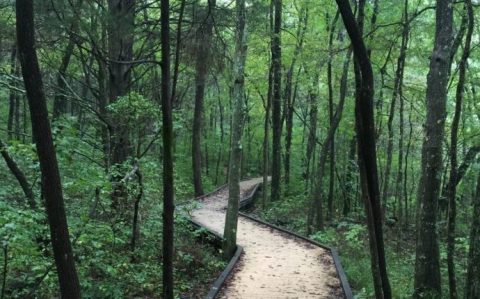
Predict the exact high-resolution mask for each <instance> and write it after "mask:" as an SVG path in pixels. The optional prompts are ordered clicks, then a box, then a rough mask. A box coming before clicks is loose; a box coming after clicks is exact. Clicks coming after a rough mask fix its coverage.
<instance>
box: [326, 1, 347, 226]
mask: <svg viewBox="0 0 480 299" xmlns="http://www.w3.org/2000/svg"><path fill="white" fill-rule="evenodd" d="M339 16H340V12H339V11H338V10H337V12H336V13H335V17H334V18H333V21H332V25H331V26H330V24H329V23H328V21H329V18H328V14H327V18H326V19H327V32H328V33H329V37H328V63H327V85H328V119H329V122H330V127H332V126H333V117H334V115H333V79H332V60H333V35H334V34H335V25H336V24H337V21H338V18H339ZM350 55H351V53H350ZM347 59H350V56H349V57H348V58H347ZM347 72H348V71H347ZM342 76H343V75H342ZM329 157H330V161H329V164H330V165H329V166H330V177H329V184H328V199H327V202H328V209H327V221H331V220H332V215H333V192H334V187H335V132H334V133H333V137H332V141H331V142H330V153H329Z"/></svg>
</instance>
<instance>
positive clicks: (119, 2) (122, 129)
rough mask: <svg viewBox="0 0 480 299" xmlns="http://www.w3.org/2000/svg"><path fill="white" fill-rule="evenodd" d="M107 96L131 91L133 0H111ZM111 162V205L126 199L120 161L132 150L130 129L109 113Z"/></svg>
mask: <svg viewBox="0 0 480 299" xmlns="http://www.w3.org/2000/svg"><path fill="white" fill-rule="evenodd" d="M108 13H109V19H108V20H109V22H108V27H107V34H108V57H109V62H108V72H109V77H108V91H109V92H108V99H109V103H108V104H112V103H115V102H116V101H117V100H118V98H119V97H122V96H126V95H127V94H128V93H129V91H130V84H131V71H132V64H130V63H129V62H130V61H131V60H132V58H133V36H134V20H135V1H134V0H108ZM109 121H110V125H111V127H110V145H109V147H110V153H111V158H110V161H111V164H112V166H115V167H116V168H117V169H116V170H115V172H116V173H118V174H114V175H113V177H112V179H113V185H114V186H113V192H112V207H114V208H116V207H117V205H118V204H119V203H120V202H124V201H125V200H126V197H127V194H126V190H125V186H123V184H121V183H119V181H120V180H121V178H122V176H121V175H120V174H121V173H123V172H124V171H123V170H122V169H121V168H120V165H121V164H122V163H124V162H125V161H127V159H128V157H129V156H130V155H131V154H132V148H131V144H130V137H129V130H128V127H127V126H126V125H125V123H124V121H122V116H121V115H110V117H109Z"/></svg>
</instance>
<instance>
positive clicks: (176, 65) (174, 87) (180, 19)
mask: <svg viewBox="0 0 480 299" xmlns="http://www.w3.org/2000/svg"><path fill="white" fill-rule="evenodd" d="M185 3H186V0H182V2H180V13H179V15H178V23H177V36H176V44H175V62H174V64H173V80H172V97H171V98H172V106H173V107H178V106H179V105H180V103H178V102H177V83H178V74H179V67H180V49H181V47H182V25H183V14H184V13H185Z"/></svg>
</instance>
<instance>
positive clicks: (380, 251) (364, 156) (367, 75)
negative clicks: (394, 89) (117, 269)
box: [336, 0, 392, 299]
mask: <svg viewBox="0 0 480 299" xmlns="http://www.w3.org/2000/svg"><path fill="white" fill-rule="evenodd" d="M336 2H337V4H338V8H339V10H340V13H341V15H342V19H343V22H344V24H345V28H346V29H347V31H348V34H349V36H350V39H351V41H352V47H353V52H354V54H355V61H356V64H357V66H358V70H359V72H356V76H359V75H360V78H357V79H356V82H357V83H360V85H357V93H356V99H355V128H356V132H357V141H358V163H359V168H360V180H361V186H362V193H363V198H364V203H365V207H366V212H367V219H368V227H369V238H370V251H371V257H372V274H373V278H374V286H375V295H376V298H388V299H389V298H391V297H392V295H391V289H390V283H389V280H388V274H387V267H386V260H385V249H384V242H383V230H382V211H381V204H380V191H379V186H378V174H377V157H376V148H375V122H374V118H373V95H374V87H373V72H372V66H371V63H370V59H369V57H368V53H367V50H366V48H365V44H364V42H363V38H362V33H361V32H362V30H361V29H360V30H359V27H360V28H362V27H361V26H359V25H358V24H357V23H356V22H355V17H354V15H353V13H352V11H351V8H350V3H349V1H348V0H336ZM362 2H363V3H362ZM359 5H360V10H359V16H361V15H362V14H363V7H362V6H364V5H365V2H364V1H363V0H362V1H361V2H360V3H359ZM359 23H361V22H359Z"/></svg>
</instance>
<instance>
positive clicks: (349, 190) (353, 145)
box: [343, 136, 357, 217]
mask: <svg viewBox="0 0 480 299" xmlns="http://www.w3.org/2000/svg"><path fill="white" fill-rule="evenodd" d="M356 153H357V142H356V137H355V136H354V137H353V138H352V139H351V140H350V141H349V150H348V158H347V173H346V175H345V181H346V182H345V183H346V186H345V193H346V196H345V198H344V199H343V216H344V217H347V216H348V215H349V214H350V211H351V209H352V202H353V201H354V200H355V192H354V184H355V179H354V173H355V169H356V163H355V154H356Z"/></svg>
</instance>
